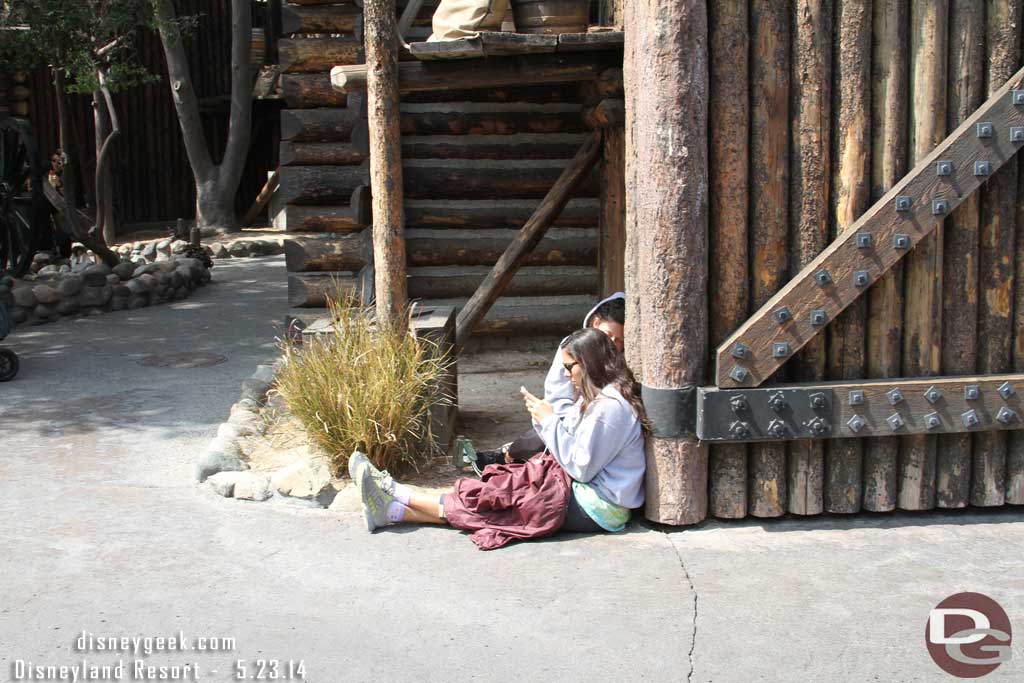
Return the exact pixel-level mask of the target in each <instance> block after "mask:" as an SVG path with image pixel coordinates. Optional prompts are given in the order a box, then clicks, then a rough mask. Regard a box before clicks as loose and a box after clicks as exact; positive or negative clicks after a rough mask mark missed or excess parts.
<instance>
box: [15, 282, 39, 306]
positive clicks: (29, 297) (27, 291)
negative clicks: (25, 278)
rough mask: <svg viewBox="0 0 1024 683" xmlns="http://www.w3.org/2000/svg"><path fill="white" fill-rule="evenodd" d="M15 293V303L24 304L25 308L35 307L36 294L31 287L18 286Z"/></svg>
mask: <svg viewBox="0 0 1024 683" xmlns="http://www.w3.org/2000/svg"><path fill="white" fill-rule="evenodd" d="M12 294H13V295H14V303H15V304H16V305H18V306H24V307H25V308H35V306H36V304H37V303H39V302H38V301H36V295H35V294H33V293H32V288H31V287H18V288H17V289H16V290H14V291H13V293H12Z"/></svg>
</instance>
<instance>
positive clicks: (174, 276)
mask: <svg viewBox="0 0 1024 683" xmlns="http://www.w3.org/2000/svg"><path fill="white" fill-rule="evenodd" d="M184 284H185V276H184V275H182V274H181V269H177V270H175V271H174V272H173V273H171V287H173V288H174V289H177V288H178V287H181V286H183V285H184Z"/></svg>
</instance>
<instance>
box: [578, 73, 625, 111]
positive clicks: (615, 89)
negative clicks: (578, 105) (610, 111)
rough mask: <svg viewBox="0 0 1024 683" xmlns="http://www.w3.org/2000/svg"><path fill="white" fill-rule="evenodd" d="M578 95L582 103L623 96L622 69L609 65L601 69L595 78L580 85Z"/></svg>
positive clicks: (588, 103) (589, 103)
mask: <svg viewBox="0 0 1024 683" xmlns="http://www.w3.org/2000/svg"><path fill="white" fill-rule="evenodd" d="M580 96H581V98H582V100H583V103H584V104H587V105H593V104H597V103H598V102H600V101H601V100H607V99H618V100H621V99H622V98H623V97H624V96H625V89H624V87H623V84H622V69H620V68H618V67H611V68H608V69H605V70H604V71H602V72H601V73H600V74H599V75H598V77H597V78H595V79H594V80H592V81H587V82H585V83H582V84H581V85H580Z"/></svg>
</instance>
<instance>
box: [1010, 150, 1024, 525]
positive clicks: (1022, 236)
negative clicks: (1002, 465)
mask: <svg viewBox="0 0 1024 683" xmlns="http://www.w3.org/2000/svg"><path fill="white" fill-rule="evenodd" d="M1017 163H1018V168H1017V196H1018V197H1024V169H1022V168H1021V167H1020V166H1021V165H1022V164H1024V161H1022V160H1021V159H1017ZM1016 227H1017V240H1016V244H1015V249H1014V252H1015V263H1016V271H1015V282H1016V284H1015V286H1014V289H1013V299H1014V309H1013V369H1014V370H1015V371H1016V372H1021V371H1024V286H1022V284H1024V202H1017V216H1016ZM1006 503H1008V504H1010V505H1024V432H1013V433H1012V434H1010V438H1009V443H1008V444H1007V450H1006Z"/></svg>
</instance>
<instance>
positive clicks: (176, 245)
mask: <svg viewBox="0 0 1024 683" xmlns="http://www.w3.org/2000/svg"><path fill="white" fill-rule="evenodd" d="M186 249H188V242H186V241H185V240H174V241H173V242H171V253H172V254H184V253H185V250H186Z"/></svg>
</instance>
